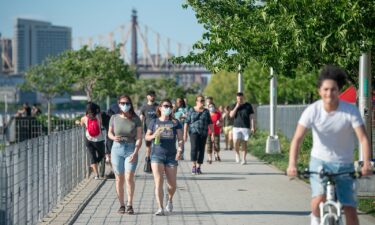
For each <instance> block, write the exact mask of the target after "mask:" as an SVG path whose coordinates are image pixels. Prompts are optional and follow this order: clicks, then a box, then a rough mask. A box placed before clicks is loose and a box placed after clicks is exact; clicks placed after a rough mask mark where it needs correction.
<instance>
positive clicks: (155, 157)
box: [151, 154, 178, 167]
mask: <svg viewBox="0 0 375 225" xmlns="http://www.w3.org/2000/svg"><path fill="white" fill-rule="evenodd" d="M151 163H159V164H164V165H165V166H168V167H174V166H178V161H177V160H176V155H174V156H167V155H159V154H151Z"/></svg>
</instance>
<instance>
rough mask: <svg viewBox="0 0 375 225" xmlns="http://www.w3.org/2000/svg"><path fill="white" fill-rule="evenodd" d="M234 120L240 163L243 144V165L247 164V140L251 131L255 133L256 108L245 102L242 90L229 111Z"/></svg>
mask: <svg viewBox="0 0 375 225" xmlns="http://www.w3.org/2000/svg"><path fill="white" fill-rule="evenodd" d="M229 115H230V117H232V118H233V119H234V121H233V142H234V144H235V150H236V162H237V163H239V162H240V160H241V158H240V146H242V157H243V158H242V162H241V164H242V165H245V164H246V163H247V162H246V154H247V141H248V140H249V137H250V131H251V133H255V119H254V110H253V107H252V105H251V104H250V103H248V102H245V100H244V96H243V93H242V92H238V93H237V98H236V104H234V105H233V106H232V111H230V113H229Z"/></svg>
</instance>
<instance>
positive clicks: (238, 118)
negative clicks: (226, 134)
mask: <svg viewBox="0 0 375 225" xmlns="http://www.w3.org/2000/svg"><path fill="white" fill-rule="evenodd" d="M234 107H236V105H235V104H234V105H233V106H232V109H234ZM251 114H254V110H253V106H251V104H250V103H248V102H245V103H244V104H242V105H241V106H240V107H238V109H237V112H236V115H234V123H233V127H241V128H250V115H251Z"/></svg>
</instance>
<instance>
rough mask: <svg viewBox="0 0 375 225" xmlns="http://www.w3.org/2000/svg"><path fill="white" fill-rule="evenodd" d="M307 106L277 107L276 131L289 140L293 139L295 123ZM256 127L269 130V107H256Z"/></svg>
mask: <svg viewBox="0 0 375 225" xmlns="http://www.w3.org/2000/svg"><path fill="white" fill-rule="evenodd" d="M306 107H307V105H278V106H277V110H276V131H278V130H280V131H281V132H282V133H283V134H284V135H285V136H286V137H287V138H288V139H289V140H291V139H292V138H293V135H294V132H295V130H296V126H297V122H298V120H299V118H300V117H301V114H302V112H303V110H304V109H305V108H306ZM256 117H257V127H258V128H259V129H262V130H269V129H270V106H269V105H262V106H258V107H257V115H256Z"/></svg>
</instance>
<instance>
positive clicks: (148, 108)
mask: <svg viewBox="0 0 375 225" xmlns="http://www.w3.org/2000/svg"><path fill="white" fill-rule="evenodd" d="M157 107H158V104H157V103H154V104H152V105H149V104H146V105H144V106H143V107H142V109H141V114H142V115H143V116H144V117H145V131H146V130H147V128H148V125H149V124H150V122H151V120H153V119H156V118H157V116H156V108H157Z"/></svg>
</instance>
